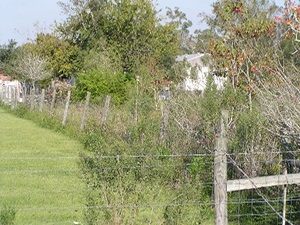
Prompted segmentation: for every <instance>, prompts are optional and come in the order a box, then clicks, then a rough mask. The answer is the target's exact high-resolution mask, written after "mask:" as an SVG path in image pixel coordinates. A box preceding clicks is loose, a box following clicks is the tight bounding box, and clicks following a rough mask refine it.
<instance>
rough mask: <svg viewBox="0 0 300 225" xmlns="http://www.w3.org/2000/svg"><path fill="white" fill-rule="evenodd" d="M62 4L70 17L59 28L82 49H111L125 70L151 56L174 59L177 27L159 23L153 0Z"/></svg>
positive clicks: (176, 49)
mask: <svg viewBox="0 0 300 225" xmlns="http://www.w3.org/2000/svg"><path fill="white" fill-rule="evenodd" d="M61 5H62V6H63V8H64V9H65V11H66V13H67V14H68V19H67V21H65V23H63V24H60V25H59V26H58V27H57V30H58V31H59V32H60V33H61V34H62V35H63V36H64V37H65V38H67V39H69V40H70V42H72V43H75V44H76V45H78V46H79V47H81V48H82V49H83V50H87V51H88V50H89V49H93V48H95V47H99V46H101V48H102V50H101V51H103V52H105V51H106V50H107V49H110V50H112V51H113V53H114V55H116V56H117V57H118V58H119V59H120V61H119V62H120V63H121V66H122V68H123V71H124V72H133V71H134V69H136V68H137V67H139V66H140V65H142V64H144V63H145V62H147V60H148V58H155V59H156V60H157V61H158V62H160V63H161V64H162V66H166V65H165V63H164V60H165V58H171V59H173V61H174V59H175V57H176V55H177V54H178V46H177V44H178V36H177V31H176V30H175V28H174V27H173V26H172V25H170V24H165V25H162V24H160V20H159V19H158V16H157V12H156V10H155V9H154V6H153V4H152V2H151V1H150V0H142V1H135V0H122V1H121V0H118V1H111V0H109V1H92V0H82V1H75V0H72V1H70V4H63V3H61ZM99 40H100V41H99Z"/></svg>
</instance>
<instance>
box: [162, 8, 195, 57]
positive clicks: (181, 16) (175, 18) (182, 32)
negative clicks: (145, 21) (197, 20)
mask: <svg viewBox="0 0 300 225" xmlns="http://www.w3.org/2000/svg"><path fill="white" fill-rule="evenodd" d="M166 15H167V18H168V20H170V21H169V23H170V24H172V25H174V27H175V28H176V30H177V31H178V36H179V40H180V49H181V51H182V52H183V53H192V52H193V46H192V45H191V44H192V43H191V42H192V40H191V36H190V31H189V28H190V27H191V26H192V25H193V23H192V21H191V20H188V18H187V16H186V14H185V13H183V12H181V11H180V10H179V8H178V7H175V8H174V10H172V9H171V8H169V7H167V13H166Z"/></svg>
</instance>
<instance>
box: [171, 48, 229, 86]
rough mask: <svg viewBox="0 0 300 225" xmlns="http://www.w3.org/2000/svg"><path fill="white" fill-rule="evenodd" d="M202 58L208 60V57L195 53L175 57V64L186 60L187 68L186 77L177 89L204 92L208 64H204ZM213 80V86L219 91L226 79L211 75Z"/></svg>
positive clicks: (208, 71)
mask: <svg viewBox="0 0 300 225" xmlns="http://www.w3.org/2000/svg"><path fill="white" fill-rule="evenodd" d="M204 57H206V60H208V58H209V55H208V54H202V53H197V54H191V55H183V56H179V57H177V59H176V61H177V62H182V61H184V60H186V62H187V63H188V66H189V67H188V68H187V74H188V76H187V77H186V78H185V79H184V81H183V83H181V84H180V85H179V88H181V89H183V90H186V91H202V92H203V91H204V90H205V88H206V84H207V77H208V76H209V73H210V69H209V65H208V64H209V63H205V62H204ZM193 70H194V71H193ZM213 79H214V82H215V84H216V85H217V89H218V90H221V89H222V88H223V87H224V83H225V82H226V80H227V78H225V77H218V76H215V75H213Z"/></svg>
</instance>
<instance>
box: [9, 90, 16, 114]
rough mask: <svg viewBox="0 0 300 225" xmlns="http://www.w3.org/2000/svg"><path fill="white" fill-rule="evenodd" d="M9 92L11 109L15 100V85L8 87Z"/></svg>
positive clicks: (13, 107)
mask: <svg viewBox="0 0 300 225" xmlns="http://www.w3.org/2000/svg"><path fill="white" fill-rule="evenodd" d="M10 94H11V98H10V104H11V110H13V109H15V104H16V103H15V101H16V89H15V87H11V89H10Z"/></svg>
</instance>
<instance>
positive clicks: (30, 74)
mask: <svg viewBox="0 0 300 225" xmlns="http://www.w3.org/2000/svg"><path fill="white" fill-rule="evenodd" d="M15 72H16V74H18V75H19V76H20V78H21V79H23V80H29V81H30V82H31V85H32V88H33V89H35V84H36V82H37V81H41V80H45V79H46V78H49V77H51V75H52V73H51V70H49V67H48V61H47V60H46V59H45V58H43V57H41V56H40V55H38V54H37V53H35V52H32V51H30V50H28V49H26V46H23V49H22V53H21V54H20V55H19V56H18V58H17V59H16V61H15Z"/></svg>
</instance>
